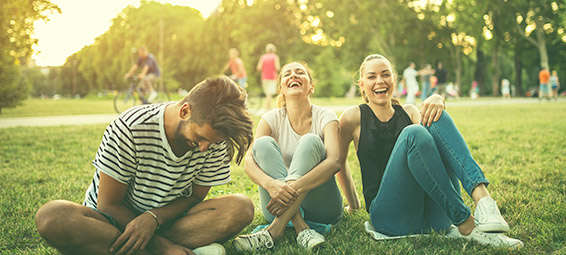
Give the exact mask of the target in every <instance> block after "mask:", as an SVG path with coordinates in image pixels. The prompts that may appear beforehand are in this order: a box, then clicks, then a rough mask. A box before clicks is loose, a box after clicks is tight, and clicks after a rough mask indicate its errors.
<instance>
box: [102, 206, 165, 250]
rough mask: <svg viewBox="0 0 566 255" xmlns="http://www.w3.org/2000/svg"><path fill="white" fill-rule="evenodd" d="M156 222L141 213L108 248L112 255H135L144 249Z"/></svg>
mask: <svg viewBox="0 0 566 255" xmlns="http://www.w3.org/2000/svg"><path fill="white" fill-rule="evenodd" d="M157 226H158V224H157V222H156V221H155V219H154V218H153V216H151V215H149V214H148V213H142V214H140V215H138V216H137V217H136V218H134V219H133V220H132V221H130V222H129V223H128V225H126V228H125V229H124V232H123V233H122V234H121V235H120V236H118V238H117V239H116V241H114V243H113V244H112V246H111V247H110V253H113V254H136V253H137V252H138V251H140V250H143V249H145V247H146V245H147V244H148V243H149V241H150V240H151V238H152V237H153V234H154V232H155V230H156V229H157Z"/></svg>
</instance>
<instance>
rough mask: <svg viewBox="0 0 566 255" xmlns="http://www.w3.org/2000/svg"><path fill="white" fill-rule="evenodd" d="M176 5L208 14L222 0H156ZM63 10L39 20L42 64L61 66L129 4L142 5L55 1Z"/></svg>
mask: <svg viewBox="0 0 566 255" xmlns="http://www.w3.org/2000/svg"><path fill="white" fill-rule="evenodd" d="M155 1H157V2H162V3H171V4H173V5H183V6H190V7H193V8H195V9H197V10H199V11H200V12H201V13H202V15H203V17H205V18H206V17H208V16H209V15H210V14H211V13H212V12H213V11H214V9H216V7H217V6H218V5H219V4H220V2H221V0H155ZM51 2H52V3H54V4H56V5H57V6H59V8H60V9H61V13H56V12H55V13H48V15H47V16H48V17H49V20H47V21H42V20H40V21H37V22H36V23H35V24H34V26H35V29H34V34H33V36H32V37H33V38H36V39H38V43H37V45H35V46H34V47H33V48H34V51H35V53H34V55H33V56H32V58H33V59H34V60H35V62H36V64H37V65H39V66H59V65H63V64H64V63H65V60H66V59H67V57H69V56H70V55H72V54H73V53H75V52H77V51H79V50H80V49H82V48H83V47H84V46H86V45H89V44H92V43H94V39H95V38H96V37H98V36H99V35H102V34H103V33H104V32H106V31H107V30H108V29H109V28H110V26H111V25H112V19H113V18H114V17H116V16H117V15H118V14H119V13H120V12H121V11H122V10H123V9H124V8H126V7H127V6H128V5H133V6H136V7H137V6H139V2H140V0H51Z"/></svg>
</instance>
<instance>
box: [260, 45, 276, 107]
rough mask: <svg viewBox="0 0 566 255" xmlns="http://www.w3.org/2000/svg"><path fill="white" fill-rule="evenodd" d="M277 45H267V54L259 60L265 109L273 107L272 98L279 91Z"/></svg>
mask: <svg viewBox="0 0 566 255" xmlns="http://www.w3.org/2000/svg"><path fill="white" fill-rule="evenodd" d="M275 51H277V49H276V48H275V45H273V44H271V43H269V44H267V45H266V46H265V54H263V55H262V56H261V58H260V59H259V61H258V62H257V70H258V71H261V86H262V88H263V93H264V94H265V104H264V108H265V110H269V109H271V99H272V97H273V95H275V93H276V92H277V91H276V89H277V81H276V80H277V73H278V72H279V68H280V65H279V56H277V54H275Z"/></svg>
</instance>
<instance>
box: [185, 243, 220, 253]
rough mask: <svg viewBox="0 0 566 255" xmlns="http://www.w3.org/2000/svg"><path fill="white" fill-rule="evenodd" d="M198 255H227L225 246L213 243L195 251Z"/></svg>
mask: <svg viewBox="0 0 566 255" xmlns="http://www.w3.org/2000/svg"><path fill="white" fill-rule="evenodd" d="M193 252H194V253H195V254H196V255H226V250H225V249H224V246H222V245H221V244H219V243H211V244H209V245H205V246H202V247H198V248H196V249H194V250H193Z"/></svg>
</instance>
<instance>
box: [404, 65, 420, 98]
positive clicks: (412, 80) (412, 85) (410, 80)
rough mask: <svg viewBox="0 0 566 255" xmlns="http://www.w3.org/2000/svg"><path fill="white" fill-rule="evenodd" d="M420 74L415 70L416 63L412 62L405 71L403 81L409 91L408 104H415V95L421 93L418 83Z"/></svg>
mask: <svg viewBox="0 0 566 255" xmlns="http://www.w3.org/2000/svg"><path fill="white" fill-rule="evenodd" d="M417 74H418V72H417V71H416V70H415V63H414V62H411V63H410V64H409V66H408V67H407V68H406V69H405V70H404V71H403V81H404V83H405V87H406V89H407V100H405V103H407V104H415V95H416V94H417V92H418V91H419V83H418V82H417Z"/></svg>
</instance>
